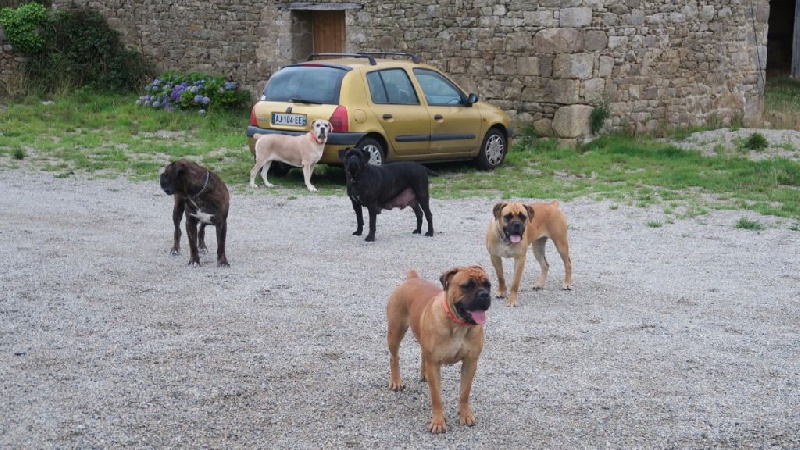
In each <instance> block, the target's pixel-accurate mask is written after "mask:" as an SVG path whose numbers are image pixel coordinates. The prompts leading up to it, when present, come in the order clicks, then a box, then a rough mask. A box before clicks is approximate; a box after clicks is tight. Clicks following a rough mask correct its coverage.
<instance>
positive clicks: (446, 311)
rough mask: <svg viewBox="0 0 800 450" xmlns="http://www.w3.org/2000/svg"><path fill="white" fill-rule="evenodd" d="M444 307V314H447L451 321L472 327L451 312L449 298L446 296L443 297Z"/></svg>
mask: <svg viewBox="0 0 800 450" xmlns="http://www.w3.org/2000/svg"><path fill="white" fill-rule="evenodd" d="M442 306H443V307H444V313H445V314H447V317H449V318H450V320H452V321H453V322H455V323H457V324H459V325H470V323H469V322H467V321H465V320H462V319H460V318H459V317H458V316H456V315H455V314H453V311H450V307H449V306H447V296H446V295H442Z"/></svg>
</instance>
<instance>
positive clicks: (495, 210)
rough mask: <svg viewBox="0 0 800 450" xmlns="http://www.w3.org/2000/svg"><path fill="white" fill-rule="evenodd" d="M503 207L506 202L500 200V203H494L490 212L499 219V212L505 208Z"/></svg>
mask: <svg viewBox="0 0 800 450" xmlns="http://www.w3.org/2000/svg"><path fill="white" fill-rule="evenodd" d="M505 207H506V203H505V202H500V203H498V204H496V205H494V208H493V209H492V214H494V218H495V219H497V220H500V213H502V212H503V208H505Z"/></svg>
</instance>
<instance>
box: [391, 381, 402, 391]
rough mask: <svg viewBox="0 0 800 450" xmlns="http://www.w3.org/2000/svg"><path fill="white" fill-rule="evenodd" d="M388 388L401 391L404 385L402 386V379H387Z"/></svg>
mask: <svg viewBox="0 0 800 450" xmlns="http://www.w3.org/2000/svg"><path fill="white" fill-rule="evenodd" d="M389 389H391V390H393V391H402V390H403V389H405V386H403V381H402V380H389Z"/></svg>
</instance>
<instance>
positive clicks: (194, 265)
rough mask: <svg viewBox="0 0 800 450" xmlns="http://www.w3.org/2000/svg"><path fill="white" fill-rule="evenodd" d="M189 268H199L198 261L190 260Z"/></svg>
mask: <svg viewBox="0 0 800 450" xmlns="http://www.w3.org/2000/svg"><path fill="white" fill-rule="evenodd" d="M189 267H200V260H199V259H190V260H189Z"/></svg>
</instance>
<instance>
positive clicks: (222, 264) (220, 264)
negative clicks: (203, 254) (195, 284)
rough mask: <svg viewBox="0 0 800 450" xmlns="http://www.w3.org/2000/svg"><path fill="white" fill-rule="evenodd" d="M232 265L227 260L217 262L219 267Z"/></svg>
mask: <svg viewBox="0 0 800 450" xmlns="http://www.w3.org/2000/svg"><path fill="white" fill-rule="evenodd" d="M230 266H231V265H230V264H228V260H227V259H223V260H221V261H217V267H230Z"/></svg>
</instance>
